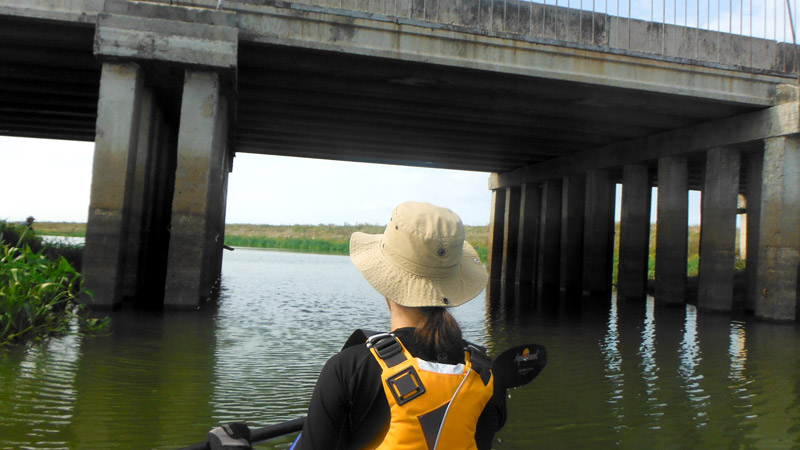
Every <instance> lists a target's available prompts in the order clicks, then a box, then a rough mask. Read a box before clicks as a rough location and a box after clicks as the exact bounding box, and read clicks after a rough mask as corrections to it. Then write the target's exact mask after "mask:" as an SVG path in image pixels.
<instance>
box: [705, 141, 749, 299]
mask: <svg viewBox="0 0 800 450" xmlns="http://www.w3.org/2000/svg"><path fill="white" fill-rule="evenodd" d="M739 169H740V155H739V152H738V151H736V150H735V149H731V148H716V149H712V150H710V151H709V152H708V158H707V159H706V173H705V181H704V182H703V197H702V214H701V225H700V269H699V270H700V273H699V280H698V283H699V284H698V293H697V307H698V308H701V309H707V310H713V311H730V310H731V309H732V308H733V265H734V262H735V258H736V256H735V248H736V209H737V208H736V206H737V201H738V193H739Z"/></svg>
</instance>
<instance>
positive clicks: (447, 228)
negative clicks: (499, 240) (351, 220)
mask: <svg viewBox="0 0 800 450" xmlns="http://www.w3.org/2000/svg"><path fill="white" fill-rule="evenodd" d="M464 237H465V233H464V225H463V224H462V223H461V218H460V217H458V215H457V214H456V213H454V212H453V211H451V210H449V209H447V208H442V207H439V206H436V205H432V204H430V203H424V202H406V203H402V204H400V205H398V206H397V207H396V208H395V209H394V211H392V219H391V220H390V221H389V224H388V225H386V230H385V231H384V232H383V234H366V233H360V232H356V233H353V235H352V236H351V237H350V259H351V260H352V261H353V264H355V265H356V267H358V270H360V271H361V273H362V274H363V275H364V278H366V279H367V281H369V283H370V284H371V285H372V287H374V288H375V289H376V290H377V291H378V292H380V293H381V294H383V295H384V296H385V297H387V298H388V299H389V300H392V301H394V302H395V303H398V304H400V305H403V306H412V307H422V306H458V305H461V304H464V303H466V302H468V301H470V300H472V299H473V298H475V297H476V296H477V295H478V294H480V293H481V291H482V290H483V289H484V288H485V287H486V282H487V281H488V279H489V276H488V274H487V272H486V268H485V267H484V266H483V263H481V260H480V258H478V254H477V252H475V249H474V248H472V246H471V245H470V244H469V242H466V241H465V240H464Z"/></svg>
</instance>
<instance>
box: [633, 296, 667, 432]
mask: <svg viewBox="0 0 800 450" xmlns="http://www.w3.org/2000/svg"><path fill="white" fill-rule="evenodd" d="M655 342H656V318H655V300H654V299H653V297H648V298H647V301H646V309H645V317H644V326H643V327H642V343H641V345H640V346H639V356H641V358H642V377H643V379H644V382H645V386H646V388H645V394H646V400H645V401H646V402H647V413H646V414H647V416H648V417H650V418H651V419H652V423H651V424H650V425H649V426H650V428H652V429H656V430H657V429H660V428H661V426H660V425H659V423H658V422H659V417H661V416H662V415H663V414H664V413H663V411H662V410H663V409H664V406H665V405H664V404H663V403H661V402H659V399H658V396H657V395H656V394H657V393H658V390H659V388H658V384H657V382H658V370H659V369H658V364H657V363H656V346H655Z"/></svg>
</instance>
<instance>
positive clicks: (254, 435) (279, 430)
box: [180, 417, 306, 450]
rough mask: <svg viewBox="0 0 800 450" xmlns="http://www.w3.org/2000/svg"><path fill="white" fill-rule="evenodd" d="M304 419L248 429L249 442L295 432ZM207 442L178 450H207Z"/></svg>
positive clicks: (300, 426)
mask: <svg viewBox="0 0 800 450" xmlns="http://www.w3.org/2000/svg"><path fill="white" fill-rule="evenodd" d="M305 421H306V418H305V417H299V418H297V419H292V420H288V421H286V422H283V423H279V424H276V425H267V426H266V427H263V428H258V429H256V430H250V442H251V443H253V444H255V443H257V442H263V441H267V440H269V439H272V438H276V437H278V436H284V435H287V434H291V433H296V432H298V431H300V430H302V429H303V423H304V422H305ZM208 449H209V447H208V442H207V441H206V442H200V443H197V444H194V445H190V446H188V447H184V448H182V449H180V450H208Z"/></svg>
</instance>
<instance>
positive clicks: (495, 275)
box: [488, 189, 506, 282]
mask: <svg viewBox="0 0 800 450" xmlns="http://www.w3.org/2000/svg"><path fill="white" fill-rule="evenodd" d="M505 221H506V190H505V189H495V190H493V191H492V216H491V218H490V220H489V258H488V263H489V279H490V280H497V281H498V282H499V281H500V278H501V277H502V275H503V247H504V245H505V244H504V239H505Z"/></svg>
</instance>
